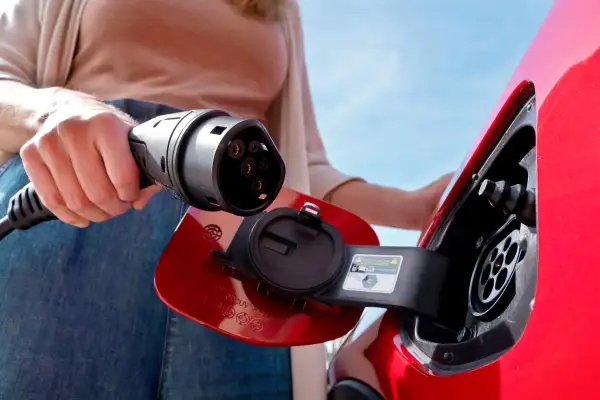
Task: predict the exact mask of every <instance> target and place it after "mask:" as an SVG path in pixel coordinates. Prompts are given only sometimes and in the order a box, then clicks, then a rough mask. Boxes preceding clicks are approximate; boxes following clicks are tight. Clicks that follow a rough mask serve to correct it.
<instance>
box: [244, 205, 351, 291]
mask: <svg viewBox="0 0 600 400" xmlns="http://www.w3.org/2000/svg"><path fill="white" fill-rule="evenodd" d="M249 246H250V247H249V250H250V252H249V255H250V262H251V264H252V266H253V267H254V269H255V271H256V273H257V274H258V275H259V276H260V277H261V278H262V279H263V280H264V281H265V283H266V284H267V285H269V286H271V287H273V288H274V289H278V290H279V291H283V292H285V293H286V294H290V295H294V296H298V295H309V294H311V293H315V292H318V291H320V290H322V289H325V288H326V287H327V286H328V285H329V284H330V283H332V282H333V281H334V280H335V278H336V277H337V275H338V273H339V271H340V269H341V267H342V264H343V261H344V251H345V250H344V243H343V241H342V237H341V235H340V233H339V232H338V231H337V230H336V229H334V228H333V227H332V226H331V225H329V224H327V223H325V222H322V221H321V220H320V219H316V218H306V217H304V216H302V215H301V214H300V213H299V212H298V211H297V210H294V209H291V208H281V209H277V210H273V211H272V212H270V213H268V214H265V215H264V216H263V217H262V218H261V219H260V220H259V221H258V222H257V223H256V225H255V226H254V228H253V230H252V233H251V235H250V243H249Z"/></svg>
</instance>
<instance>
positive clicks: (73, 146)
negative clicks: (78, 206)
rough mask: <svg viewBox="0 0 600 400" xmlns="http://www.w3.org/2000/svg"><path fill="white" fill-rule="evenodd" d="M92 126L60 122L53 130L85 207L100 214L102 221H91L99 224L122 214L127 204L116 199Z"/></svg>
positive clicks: (82, 122)
mask: <svg viewBox="0 0 600 400" xmlns="http://www.w3.org/2000/svg"><path fill="white" fill-rule="evenodd" d="M95 125H96V124H95V123H94V122H92V123H91V124H90V123H89V122H88V121H77V120H74V121H63V122H61V123H60V124H59V125H58V127H57V131H58V133H59V135H60V137H61V139H62V142H63V143H64V145H65V147H66V148H67V151H68V152H69V154H70V158H71V161H72V164H73V168H74V171H75V173H76V175H77V179H78V181H79V184H80V186H81V189H82V192H83V194H84V195H85V197H86V199H87V201H88V202H89V204H92V205H93V206H94V207H95V208H97V209H99V210H101V211H102V212H103V217H102V219H100V220H98V221H96V220H94V221H95V222H101V221H104V220H106V219H108V218H110V217H114V216H117V215H120V214H122V213H124V212H125V211H127V210H128V209H129V208H130V207H131V205H130V203H129V202H125V201H122V200H121V199H119V196H118V194H117V190H116V189H115V187H114V185H113V183H112V182H111V180H110V178H109V176H108V174H107V172H106V169H105V165H104V161H103V158H102V155H101V154H100V152H99V151H98V149H97V148H96V146H95V145H94V142H93V136H94V134H96V135H97V134H98V133H95V132H94V131H97V130H98V129H99V128H98V127H97V126H95ZM90 130H92V132H90ZM100 134H103V133H100Z"/></svg>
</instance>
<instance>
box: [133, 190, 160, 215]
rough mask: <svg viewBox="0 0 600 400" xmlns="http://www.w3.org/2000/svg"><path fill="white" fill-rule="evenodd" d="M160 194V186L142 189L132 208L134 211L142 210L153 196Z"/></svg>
mask: <svg viewBox="0 0 600 400" xmlns="http://www.w3.org/2000/svg"><path fill="white" fill-rule="evenodd" d="M158 192H160V186H158V185H152V186H150V187H147V188H145V189H143V190H142V191H141V193H140V196H139V197H138V199H137V200H136V201H134V202H133V208H135V209H136V210H142V209H143V208H144V207H146V204H148V201H150V199H151V198H152V196H154V195H155V194H156V193H158Z"/></svg>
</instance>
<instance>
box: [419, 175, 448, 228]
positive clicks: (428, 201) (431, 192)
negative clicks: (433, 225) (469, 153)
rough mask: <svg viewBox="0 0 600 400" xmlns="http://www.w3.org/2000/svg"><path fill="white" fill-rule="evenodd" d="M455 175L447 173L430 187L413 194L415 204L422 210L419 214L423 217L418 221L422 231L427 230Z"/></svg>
mask: <svg viewBox="0 0 600 400" xmlns="http://www.w3.org/2000/svg"><path fill="white" fill-rule="evenodd" d="M453 175H454V173H447V174H445V175H443V176H441V177H439V178H438V179H436V180H435V181H433V182H432V183H430V184H429V185H427V186H425V187H423V188H421V189H418V190H415V191H414V192H413V196H414V197H415V198H414V202H415V204H416V205H417V207H418V209H419V210H420V211H419V214H420V215H421V217H420V218H419V219H418V221H416V224H417V226H418V227H420V228H419V229H420V230H423V229H425V228H427V224H428V223H429V221H430V219H431V217H432V216H433V214H434V213H435V211H436V210H437V207H438V204H439V202H440V199H441V197H442V194H444V191H445V190H446V188H447V187H448V184H449V183H450V180H451V179H452V176H453Z"/></svg>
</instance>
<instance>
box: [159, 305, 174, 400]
mask: <svg viewBox="0 0 600 400" xmlns="http://www.w3.org/2000/svg"><path fill="white" fill-rule="evenodd" d="M166 318H167V322H166V324H165V340H164V344H163V351H162V361H161V364H160V375H159V377H158V386H157V388H156V399H157V400H158V399H160V394H161V392H162V388H163V384H164V380H165V372H166V369H167V368H168V358H169V354H168V353H169V331H170V330H171V310H170V309H168V308H167V315H166Z"/></svg>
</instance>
